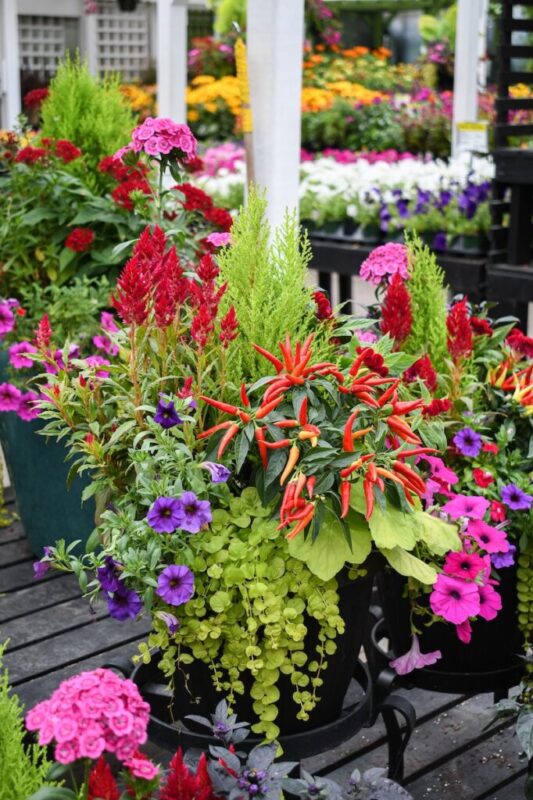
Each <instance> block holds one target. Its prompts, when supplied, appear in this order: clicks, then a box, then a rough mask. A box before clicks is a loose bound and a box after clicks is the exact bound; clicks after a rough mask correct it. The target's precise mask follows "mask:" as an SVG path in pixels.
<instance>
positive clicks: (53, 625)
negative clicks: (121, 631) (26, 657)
mask: <svg viewBox="0 0 533 800" xmlns="http://www.w3.org/2000/svg"><path fill="white" fill-rule="evenodd" d="M52 585H53V586H54V585H55V584H52ZM107 616H108V613H107V608H106V606H105V603H99V604H98V606H97V607H96V608H95V609H94V611H91V607H90V605H89V601H88V600H87V599H86V598H84V597H79V598H75V599H74V600H67V601H66V602H65V603H59V604H58V605H55V606H54V608H53V609H49V608H46V609H43V610H39V611H36V612H35V613H34V614H31V615H28V616H25V617H17V619H14V620H11V622H6V623H0V640H5V639H9V647H8V650H7V652H12V651H13V650H16V649H18V648H20V647H25V646H27V645H29V644H31V643H33V642H38V641H41V642H42V641H43V640H47V639H50V637H51V636H55V635H56V634H58V633H63V632H66V631H69V630H73V629H75V628H76V629H78V628H79V629H82V628H83V627H84V626H85V625H91V624H92V622H94V620H98V619H103V618H105V617H107ZM45 646H46V645H45Z"/></svg>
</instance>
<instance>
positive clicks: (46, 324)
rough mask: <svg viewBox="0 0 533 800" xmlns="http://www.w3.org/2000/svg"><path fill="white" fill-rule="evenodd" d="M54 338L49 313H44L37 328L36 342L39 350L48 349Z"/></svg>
mask: <svg viewBox="0 0 533 800" xmlns="http://www.w3.org/2000/svg"><path fill="white" fill-rule="evenodd" d="M51 340H52V328H51V326H50V320H49V319H48V314H43V316H42V318H41V321H40V322H39V324H38V325H37V328H36V330H35V344H36V345H37V347H38V348H39V350H46V349H47V347H48V345H49V344H50V342H51Z"/></svg>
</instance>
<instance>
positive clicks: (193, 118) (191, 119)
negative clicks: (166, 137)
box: [187, 108, 200, 122]
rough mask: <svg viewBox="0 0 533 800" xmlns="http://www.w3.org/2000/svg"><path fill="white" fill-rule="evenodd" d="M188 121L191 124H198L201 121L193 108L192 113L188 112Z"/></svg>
mask: <svg viewBox="0 0 533 800" xmlns="http://www.w3.org/2000/svg"><path fill="white" fill-rule="evenodd" d="M187 119H188V120H189V122H197V121H198V120H199V119H200V114H199V113H198V111H195V109H194V108H193V109H191V111H189V112H187Z"/></svg>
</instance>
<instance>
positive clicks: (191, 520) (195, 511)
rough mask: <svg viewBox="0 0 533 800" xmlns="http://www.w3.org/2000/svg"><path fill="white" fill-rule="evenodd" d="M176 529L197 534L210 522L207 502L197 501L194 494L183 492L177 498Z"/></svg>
mask: <svg viewBox="0 0 533 800" xmlns="http://www.w3.org/2000/svg"><path fill="white" fill-rule="evenodd" d="M178 502H179V510H178V512H177V513H178V519H179V521H178V527H179V528H181V529H182V530H184V531H187V532H188V533H198V531H199V530H201V528H203V527H204V525H208V524H209V523H210V522H211V519H212V515H211V504H210V502H209V500H198V498H197V497H196V495H195V494H194V492H183V494H182V495H181V497H180V498H179V501H178Z"/></svg>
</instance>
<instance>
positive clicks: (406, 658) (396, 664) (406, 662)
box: [389, 634, 442, 675]
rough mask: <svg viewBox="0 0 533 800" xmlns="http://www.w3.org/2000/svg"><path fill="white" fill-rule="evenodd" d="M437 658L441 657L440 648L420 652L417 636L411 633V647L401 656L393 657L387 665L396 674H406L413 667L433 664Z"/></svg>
mask: <svg viewBox="0 0 533 800" xmlns="http://www.w3.org/2000/svg"><path fill="white" fill-rule="evenodd" d="M439 658H442V653H441V651H440V650H434V651H433V652H432V653H421V652H420V643H419V641H418V636H417V635H416V634H413V640H412V643H411V648H410V649H409V650H408V651H407V653H404V655H403V656H399V657H398V658H395V659H394V661H391V662H390V665H389V666H391V667H392V668H393V670H394V671H395V672H397V673H398V675H408V674H409V673H410V672H413V670H415V669H422V667H429V666H430V665H431V664H435V662H436V661H438V660H439Z"/></svg>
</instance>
